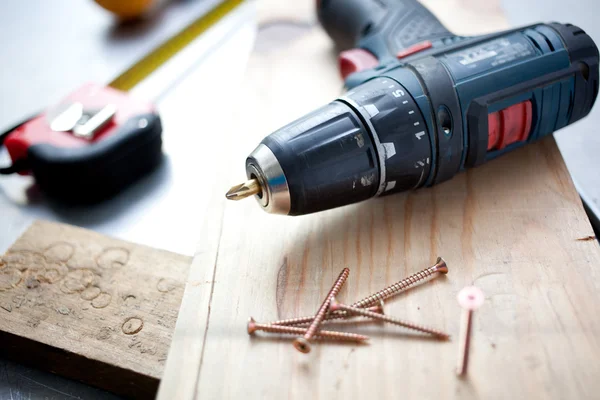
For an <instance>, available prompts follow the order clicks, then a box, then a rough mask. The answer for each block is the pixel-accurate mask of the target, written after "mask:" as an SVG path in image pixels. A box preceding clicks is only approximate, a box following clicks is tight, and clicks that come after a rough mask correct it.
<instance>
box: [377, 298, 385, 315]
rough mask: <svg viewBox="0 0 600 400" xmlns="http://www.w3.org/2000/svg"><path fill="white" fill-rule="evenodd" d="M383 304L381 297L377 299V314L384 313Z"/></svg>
mask: <svg viewBox="0 0 600 400" xmlns="http://www.w3.org/2000/svg"><path fill="white" fill-rule="evenodd" d="M384 304H385V303H384V302H383V299H380V300H379V304H377V308H378V312H379V314H381V315H385V312H384V310H383V305H384Z"/></svg>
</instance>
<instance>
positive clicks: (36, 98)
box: [0, 0, 600, 400]
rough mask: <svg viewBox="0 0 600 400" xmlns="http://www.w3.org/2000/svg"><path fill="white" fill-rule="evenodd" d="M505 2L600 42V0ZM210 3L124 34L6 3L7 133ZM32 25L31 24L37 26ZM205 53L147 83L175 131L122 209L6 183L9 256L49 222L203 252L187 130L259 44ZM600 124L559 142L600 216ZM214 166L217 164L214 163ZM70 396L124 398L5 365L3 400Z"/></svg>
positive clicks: (0, 189) (65, 3)
mask: <svg viewBox="0 0 600 400" xmlns="http://www.w3.org/2000/svg"><path fill="white" fill-rule="evenodd" d="M213 2H214V1H213ZM502 3H503V6H504V9H505V11H506V13H507V15H508V17H509V21H510V23H511V24H512V25H514V26H517V25H524V24H529V23H533V22H538V21H555V20H556V21H559V22H571V23H573V24H576V25H579V26H580V27H581V28H583V29H584V30H586V31H587V32H588V33H589V34H590V35H591V36H592V38H594V39H595V40H596V42H597V43H600V26H599V25H598V24H597V22H596V16H597V15H598V13H599V12H600V2H598V1H597V0H578V1H576V2H565V1H558V0H528V1H522V0H502ZM209 5H210V1H209V0H202V1H195V2H194V1H180V2H176V3H174V4H173V6H172V7H169V8H167V9H165V10H163V11H162V12H161V13H159V14H158V15H157V16H156V17H155V18H152V19H150V20H149V21H147V22H146V23H143V24H140V25H129V26H124V27H118V26H117V25H116V24H115V23H114V20H113V18H112V17H111V16H110V15H108V14H106V13H104V12H103V11H102V10H99V9H98V8H97V7H96V5H94V4H93V2H92V1H91V0H88V1H81V0H61V1H60V2H56V1H55V2H48V1H45V0H23V1H19V2H10V3H9V2H3V3H2V5H0V31H1V32H3V33H4V34H3V35H2V36H0V48H1V49H2V50H1V53H0V54H1V55H2V67H1V68H2V74H0V93H2V107H0V129H2V130H3V129H4V128H6V127H8V126H10V125H11V124H13V123H15V122H16V121H19V120H20V119H22V118H24V117H26V116H29V115H31V114H33V113H35V112H37V111H39V110H40V109H42V108H44V107H45V106H47V105H48V104H52V103H54V102H56V101H57V100H59V99H60V98H61V97H62V96H64V95H65V94H67V93H68V92H69V91H70V90H72V89H74V88H76V87H78V86H79V85H80V84H82V83H84V82H87V81H97V82H108V81H110V79H111V78H112V77H114V76H115V75H116V74H117V73H118V72H119V71H121V70H122V69H123V68H124V67H125V66H127V65H129V64H130V63H131V62H132V61H133V60H135V59H137V58H138V57H139V55H140V54H143V53H144V52H146V51H147V50H148V49H149V48H150V47H152V45H153V44H155V43H156V42H157V41H160V39H161V38H164V37H165V36H168V35H169V34H171V33H173V32H174V31H175V30H177V29H179V28H180V27H181V25H182V24H185V23H186V22H187V21H189V20H190V18H192V17H193V16H195V15H198V13H199V12H201V11H202V8H203V7H208V6H209ZM23 21H27V22H28V23H27V25H25V24H23V23H22V22H23ZM224 36H226V35H224ZM242 36H243V35H242ZM213 41H216V42H217V44H218V45H214V44H213V47H215V46H216V47H219V44H222V41H221V39H218V38H217V39H214V40H213ZM202 46H204V47H206V45H200V46H199V48H200V50H201V51H198V52H197V53H198V54H205V53H206V54H210V61H208V59H206V57H205V56H202V57H200V58H202V59H200V60H192V61H191V62H190V60H189V58H190V57H192V58H193V56H189V55H188V60H187V61H186V62H187V67H185V70H183V71H181V70H180V71H177V72H176V73H175V74H176V75H178V76H179V77H180V78H179V79H177V80H176V81H175V82H172V80H170V79H169V78H168V76H169V75H170V74H169V73H168V70H167V73H163V78H162V80H163V81H164V82H165V84H164V85H165V86H164V87H163V88H162V89H159V90H158V92H157V89H153V88H150V89H148V85H146V87H144V84H142V85H141V88H140V90H138V92H139V93H138V94H140V95H142V96H145V95H147V94H148V93H150V96H156V98H158V106H159V111H160V112H161V116H162V118H163V124H164V132H165V153H166V159H165V162H164V163H163V165H162V166H161V167H160V168H159V169H158V170H157V171H156V172H155V173H153V174H151V175H150V176H148V177H146V178H144V179H143V180H142V181H141V182H139V183H138V184H136V185H134V186H133V187H132V188H130V189H129V190H127V191H126V192H124V193H123V194H121V195H119V196H117V197H116V198H115V199H112V200H111V201H109V202H107V203H104V204H102V205H99V206H94V207H88V208H65V207H63V206H61V205H60V204H55V203H53V202H51V201H49V200H48V199H46V198H44V196H43V194H41V193H39V192H37V191H36V190H35V187H33V186H32V181H31V180H30V179H28V178H23V177H18V176H14V177H8V178H5V177H2V178H1V179H0V217H1V220H0V221H1V226H0V251H4V250H5V249H6V248H8V246H9V245H10V243H12V242H13V241H14V240H15V239H16V238H17V236H18V235H19V234H20V233H21V232H23V231H24V230H25V229H26V227H27V226H28V225H29V223H30V222H31V221H32V220H33V219H35V218H44V219H50V220H58V221H63V222H67V223H70V224H74V225H78V226H83V227H87V228H90V229H94V230H96V231H100V232H103V233H107V234H110V235H111V236H116V237H119V238H123V239H125V240H129V241H134V242H138V243H142V244H146V245H149V246H154V247H159V248H164V249H167V250H171V251H176V252H179V253H183V254H193V251H194V248H195V244H196V241H197V240H198V237H197V236H198V235H199V232H195V229H196V227H197V223H196V222H197V221H198V220H199V218H200V215H197V210H198V209H201V208H202V207H199V204H200V203H201V202H202V201H204V200H203V198H204V197H205V194H204V193H202V190H201V187H202V185H201V182H199V178H198V175H199V174H198V169H199V168H201V166H199V164H197V163H196V162H195V161H194V160H195V159H197V158H198V153H197V150H196V149H198V148H202V146H203V144H202V140H201V138H199V137H196V136H195V135H194V134H192V135H187V134H185V133H184V132H186V131H189V130H190V129H191V130H192V131H193V130H194V129H199V127H198V125H199V122H198V115H199V113H200V115H201V114H202V112H201V111H202V110H208V109H209V108H210V106H211V103H214V102H216V101H217V99H210V98H204V97H202V96H200V97H199V96H198V94H197V92H198V90H200V89H202V90H205V91H207V92H209V91H210V90H212V89H214V86H213V87H210V85H211V84H212V85H214V84H215V83H214V82H210V79H208V80H207V76H210V74H213V73H216V72H215V68H217V71H218V70H219V69H222V68H221V67H220V66H221V65H224V64H235V63H237V64H238V65H237V68H238V70H237V71H238V75H240V76H241V73H242V71H243V61H240V59H241V58H243V57H245V56H242V55H241V53H243V51H242V50H240V49H241V48H244V49H246V50H247V48H248V43H247V41H244V40H242V41H241V42H239V43H237V44H235V45H233V50H229V52H227V51H225V52H224V53H223V54H215V51H214V50H215V49H207V48H204V49H202ZM209 47H210V45H209ZM24 49H26V51H24ZM186 62H184V63H183V64H184V65H186ZM82 65H85V68H83V67H82ZM211 65H212V66H211ZM240 66H242V67H240ZM218 72H220V71H218ZM233 74H234V72H231V73H230V74H229V75H228V76H234V75H233ZM165 75H166V76H167V78H165ZM171 75H172V74H171ZM183 78H185V79H183ZM158 80H161V79H158ZM150 86H152V85H150ZM159 86H160V85H159ZM165 88H167V89H165ZM157 93H160V95H157ZM134 94H136V93H135V92H134ZM189 99H193V100H194V101H193V102H191V101H188V100H189ZM599 125H600V107H596V108H595V109H594V110H593V111H592V113H591V115H590V116H589V117H588V118H586V119H584V120H582V121H580V122H578V123H576V124H575V125H573V126H571V127H568V128H566V129H564V130H562V131H560V132H558V133H557V134H556V139H557V142H558V144H559V147H560V150H561V152H562V154H563V156H564V158H565V160H566V162H567V166H568V168H569V171H570V172H571V174H572V176H573V177H574V180H575V181H576V182H577V183H578V185H579V187H580V189H581V190H582V191H583V192H584V193H585V195H586V197H587V198H588V199H589V201H591V202H593V203H594V204H595V205H596V206H599V205H600V174H598V173H597V172H598V171H600V159H599V158H598V157H596V153H597V152H598V151H599V150H600V135H598V134H597V129H598V128H597V127H598V126H599ZM203 156H205V157H211V155H206V154H205V153H204V154H203ZM6 161H7V159H6V154H5V152H0V162H4V163H5V162H6ZM203 165H206V163H205V164H203ZM190 221H191V222H190ZM0 321H1V320H0ZM0 345H1V344H0ZM70 398H82V399H96V398H98V399H100V398H101V399H112V398H117V397H116V396H114V395H112V394H110V393H107V392H104V391H102V390H99V389H95V388H92V387H89V386H87V385H84V384H82V383H78V382H74V381H71V380H68V379H65V378H62V377H58V376H55V375H52V374H50V373H47V372H44V371H39V370H35V369H30V368H28V367H25V366H23V365H20V364H17V363H14V362H10V361H6V360H2V359H0V400H4V399H11V400H12V399H15V400H16V399H70Z"/></svg>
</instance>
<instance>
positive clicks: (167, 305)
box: [0, 221, 191, 398]
mask: <svg viewBox="0 0 600 400" xmlns="http://www.w3.org/2000/svg"><path fill="white" fill-rule="evenodd" d="M190 262H191V258H190V257H186V256H181V255H179V254H175V253H170V252H166V251H162V250H156V249H152V248H149V247H145V246H140V245H135V244H132V243H128V242H124V241H121V240H116V239H112V238H109V237H106V236H103V235H100V234H97V233H94V232H92V231H88V230H85V229H81V228H76V227H72V226H69V225H63V224H57V223H51V222H43V221H38V222H36V223H34V224H33V225H32V226H31V227H30V228H29V229H28V230H27V231H26V232H25V233H24V234H23V236H21V237H20V238H19V239H18V240H17V241H16V242H15V243H14V244H13V245H12V246H11V248H10V249H9V250H8V251H7V252H6V254H5V255H4V256H2V257H1V258H0V343H2V345H1V346H0V354H1V355H2V356H5V357H8V358H12V359H14V360H15V361H18V362H20V363H24V364H28V365H33V366H36V367H40V368H42V369H46V370H49V371H51V372H55V373H58V374H60V375H64V376H67V377H70V378H74V379H78V380H81V381H84V382H86V383H89V384H92V385H95V386H98V387H101V388H104V389H107V390H111V391H113V392H115V393H119V394H122V395H126V396H128V397H135V398H149V397H153V396H154V395H155V393H156V390H157V387H158V381H159V379H160V377H161V375H162V372H163V368H164V364H165V360H166V356H167V351H168V348H169V344H170V341H171V337H172V334H173V329H174V326H175V320H176V318H177V311H178V310H179V305H180V303H181V297H182V295H183V286H184V282H185V279H186V276H187V273H188V269H189V264H190Z"/></svg>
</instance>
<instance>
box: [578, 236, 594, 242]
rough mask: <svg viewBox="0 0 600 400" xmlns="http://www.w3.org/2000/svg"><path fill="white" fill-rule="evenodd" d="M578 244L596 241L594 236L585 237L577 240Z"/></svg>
mask: <svg viewBox="0 0 600 400" xmlns="http://www.w3.org/2000/svg"><path fill="white" fill-rule="evenodd" d="M577 240H578V241H579V242H589V241H592V240H596V236H586V237H582V238H579V239H577Z"/></svg>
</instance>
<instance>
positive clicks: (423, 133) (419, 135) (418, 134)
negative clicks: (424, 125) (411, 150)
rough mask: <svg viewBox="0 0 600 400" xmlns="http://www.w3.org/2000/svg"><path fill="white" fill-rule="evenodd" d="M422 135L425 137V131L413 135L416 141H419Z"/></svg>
mask: <svg viewBox="0 0 600 400" xmlns="http://www.w3.org/2000/svg"><path fill="white" fill-rule="evenodd" d="M423 135H425V131H421V132H417V133H415V136H416V137H417V139H419V140H421V138H422V137H423Z"/></svg>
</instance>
